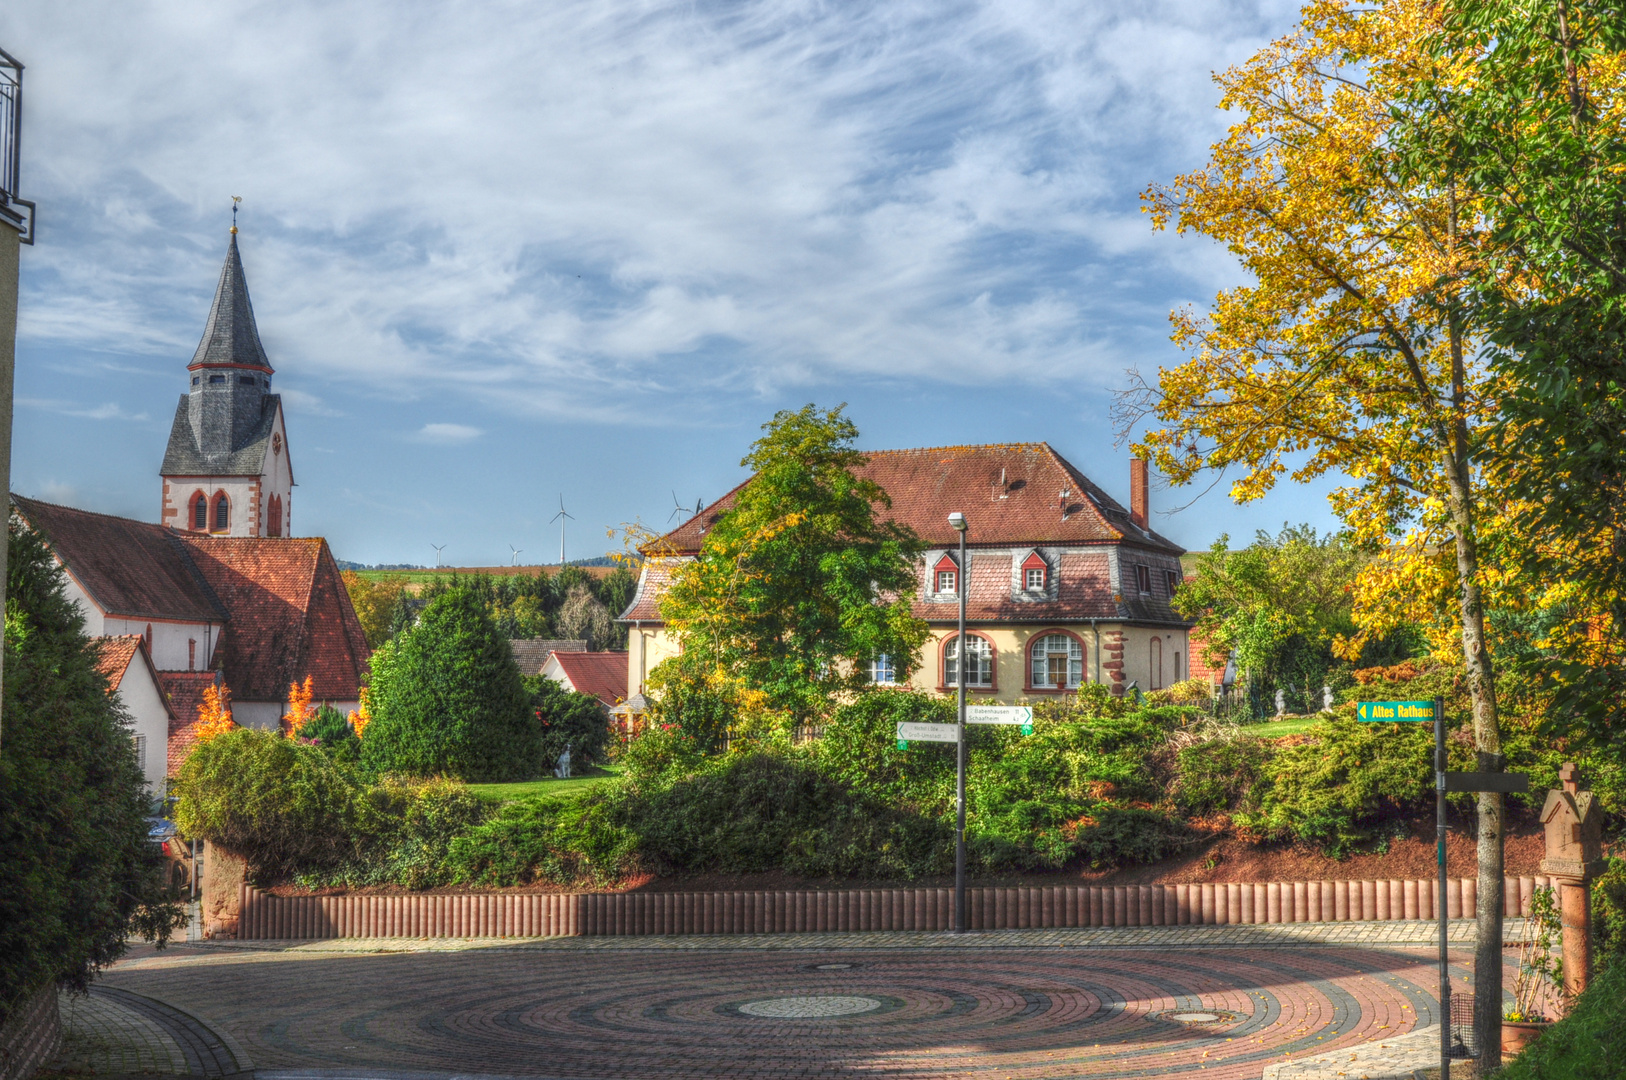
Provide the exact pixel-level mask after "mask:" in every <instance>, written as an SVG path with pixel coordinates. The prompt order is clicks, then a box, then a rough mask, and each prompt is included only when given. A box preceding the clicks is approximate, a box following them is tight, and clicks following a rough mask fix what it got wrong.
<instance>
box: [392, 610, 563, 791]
mask: <svg viewBox="0 0 1626 1080" xmlns="http://www.w3.org/2000/svg"><path fill="white" fill-rule="evenodd" d="M370 685H371V688H372V689H371V697H370V699H369V700H370V707H371V710H372V720H371V722H370V723H369V724H368V725H367V729H366V738H365V739H363V741H362V753H361V759H362V763H363V765H364V766H365V767H366V768H367V769H368V770H369V771H370V772H372V773H374V774H377V775H383V774H387V773H399V774H407V775H414V776H455V777H457V778H459V779H462V780H524V779H529V778H531V777H533V776H537V775H539V774H541V773H542V772H543V771H544V765H546V767H547V768H551V767H552V763H551V762H546V763H544V762H543V760H542V745H541V732H540V730H539V727H538V725H537V723H536V719H535V716H534V714H533V711H532V709H531V705H530V695H528V694H527V693H526V691H525V686H524V683H523V680H522V679H521V676H520V673H519V668H518V667H517V666H516V665H515V663H514V655H513V651H512V649H511V648H510V646H509V644H508V639H507V638H505V637H503V636H502V635H501V634H500V633H499V632H498V631H497V628H496V626H495V625H494V624H493V623H492V621H491V618H490V616H489V615H487V613H486V610H485V608H484V607H483V606H481V604H480V603H479V602H478V601H477V600H476V599H475V597H474V596H473V595H472V594H471V593H469V592H468V591H466V590H461V589H460V590H456V591H453V592H448V593H445V594H444V595H442V596H439V597H437V598H436V599H435V600H434V601H433V602H432V603H430V604H429V606H428V607H426V608H424V610H423V614H422V615H421V616H419V618H418V621H417V623H416V624H415V625H413V626H412V627H411V628H409V629H407V630H403V631H402V632H401V633H399V634H397V635H396V636H395V638H394V639H393V640H391V641H390V642H389V643H388V644H386V645H385V646H384V647H383V648H381V649H379V650H378V651H377V652H375V653H373V657H372V678H371V684H370Z"/></svg>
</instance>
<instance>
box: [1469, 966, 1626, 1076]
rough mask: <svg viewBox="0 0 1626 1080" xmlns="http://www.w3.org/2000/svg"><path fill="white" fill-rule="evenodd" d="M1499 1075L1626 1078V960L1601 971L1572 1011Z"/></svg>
mask: <svg viewBox="0 0 1626 1080" xmlns="http://www.w3.org/2000/svg"><path fill="white" fill-rule="evenodd" d="M1494 1075H1495V1077H1496V1080H1619V1078H1620V1077H1621V1076H1626V963H1615V964H1610V965H1609V966H1608V967H1605V968H1603V969H1601V970H1600V971H1598V972H1597V974H1596V975H1594V976H1593V978H1592V982H1591V984H1590V985H1588V986H1587V988H1586V990H1585V992H1584V993H1582V994H1581V996H1580V997H1579V998H1577V999H1576V1002H1575V1006H1574V1008H1572V1009H1571V1010H1570V1013H1569V1015H1568V1016H1566V1017H1564V1019H1562V1020H1560V1021H1559V1022H1558V1023H1556V1024H1554V1025H1553V1026H1552V1027H1550V1028H1548V1029H1547V1030H1546V1031H1545V1032H1543V1033H1542V1035H1541V1038H1539V1039H1537V1040H1536V1041H1535V1042H1534V1043H1532V1044H1531V1045H1530V1046H1528V1047H1526V1048H1525V1049H1524V1050H1523V1051H1522V1052H1521V1053H1520V1054H1519V1056H1518V1057H1516V1058H1514V1059H1513V1061H1512V1062H1511V1063H1509V1064H1508V1065H1506V1066H1504V1067H1503V1068H1502V1069H1501V1070H1499V1071H1498V1072H1496V1073H1495V1074H1494Z"/></svg>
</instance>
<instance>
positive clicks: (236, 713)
mask: <svg viewBox="0 0 1626 1080" xmlns="http://www.w3.org/2000/svg"><path fill="white" fill-rule="evenodd" d="M287 707H288V706H287V704H286V703H285V702H281V701H234V702H232V703H231V718H232V719H233V720H235V721H237V724H238V726H240V727H251V728H259V729H260V730H262V731H269V730H272V729H275V728H276V727H277V726H278V725H280V724H281V723H282V714H283V712H284V711H285V710H286V709H287Z"/></svg>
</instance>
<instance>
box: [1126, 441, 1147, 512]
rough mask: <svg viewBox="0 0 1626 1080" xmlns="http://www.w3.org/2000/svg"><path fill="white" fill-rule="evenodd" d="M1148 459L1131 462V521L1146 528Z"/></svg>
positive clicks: (1132, 459) (1133, 459) (1136, 459)
mask: <svg viewBox="0 0 1626 1080" xmlns="http://www.w3.org/2000/svg"><path fill="white" fill-rule="evenodd" d="M1146 479H1147V474H1146V459H1145V458H1131V459H1130V460H1129V520H1130V521H1133V522H1134V523H1135V524H1136V525H1139V526H1140V527H1141V528H1143V529H1144V528H1146V509H1147V507H1146Z"/></svg>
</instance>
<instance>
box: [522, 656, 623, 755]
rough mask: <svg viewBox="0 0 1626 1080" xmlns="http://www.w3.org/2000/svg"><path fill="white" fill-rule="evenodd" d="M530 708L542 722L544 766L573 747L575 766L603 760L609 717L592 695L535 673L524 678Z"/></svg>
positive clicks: (608, 731) (571, 751) (538, 721)
mask: <svg viewBox="0 0 1626 1080" xmlns="http://www.w3.org/2000/svg"><path fill="white" fill-rule="evenodd" d="M525 687H526V689H527V690H529V691H530V694H531V710H532V712H533V713H534V714H535V716H536V720H537V723H538V724H540V725H541V730H542V734H541V751H540V753H541V763H542V767H543V768H544V769H546V768H549V767H551V766H552V765H553V763H554V762H556V761H558V760H559V755H560V754H563V753H564V752H565V748H566V747H569V748H570V761H571V765H572V767H576V768H579V767H581V766H583V765H587V764H590V763H592V762H595V761H602V760H603V759H604V748H605V746H606V745H607V744H608V743H609V741H610V716H609V713H608V712H607V711H606V710H605V708H604V703H603V702H602V701H600V700H599V699H598V698H596V697H594V696H593V695H592V694H578V693H576V692H575V691H573V690H566V689H565V688H564V687H563V686H561V685H560V684H559V683H557V682H554V681H553V680H552V679H547V678H543V677H542V676H541V675H535V676H532V677H530V678H528V679H526V680H525Z"/></svg>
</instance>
